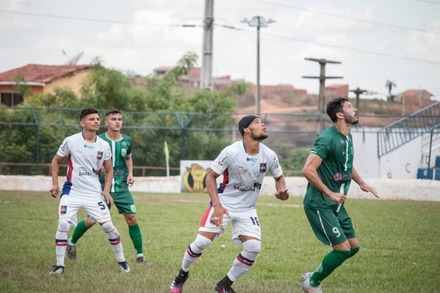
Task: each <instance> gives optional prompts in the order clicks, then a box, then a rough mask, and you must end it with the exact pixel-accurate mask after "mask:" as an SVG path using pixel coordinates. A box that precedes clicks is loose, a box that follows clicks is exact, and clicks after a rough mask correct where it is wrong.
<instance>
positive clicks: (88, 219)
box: [84, 216, 96, 229]
mask: <svg viewBox="0 0 440 293" xmlns="http://www.w3.org/2000/svg"><path fill="white" fill-rule="evenodd" d="M84 222H85V224H86V227H87V229H88V228H91V227H92V226H93V225H95V223H96V220H95V219H93V218H92V217H89V216H87V217H86V218H85V220H84Z"/></svg>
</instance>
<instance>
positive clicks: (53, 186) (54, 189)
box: [50, 184, 60, 198]
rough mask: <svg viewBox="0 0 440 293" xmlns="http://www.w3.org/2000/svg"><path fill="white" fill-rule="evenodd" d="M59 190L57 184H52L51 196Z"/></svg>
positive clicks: (55, 195) (55, 194)
mask: <svg viewBox="0 0 440 293" xmlns="http://www.w3.org/2000/svg"><path fill="white" fill-rule="evenodd" d="M59 192H60V186H59V185H58V184H54V185H52V188H51V189H50V195H52V197H53V198H56V197H57V196H58V193H59Z"/></svg>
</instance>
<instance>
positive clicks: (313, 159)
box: [302, 154, 346, 204]
mask: <svg viewBox="0 0 440 293" xmlns="http://www.w3.org/2000/svg"><path fill="white" fill-rule="evenodd" d="M321 164H322V159H321V157H320V156H318V155H316V154H310V155H309V156H308V157H307V160H306V163H305V164H304V168H303V170H302V173H303V175H304V177H305V178H306V179H307V180H308V181H309V182H310V184H312V185H313V186H315V187H316V188H317V189H318V190H319V191H320V192H321V193H322V194H324V195H325V196H327V197H328V198H329V199H330V200H332V201H334V202H336V203H338V204H341V203H343V202H344V201H345V200H346V196H345V195H344V194H342V193H339V192H333V191H331V190H330V189H329V188H328V187H327V185H325V184H324V182H322V180H321V178H320V177H319V175H318V168H319V167H320V166H321Z"/></svg>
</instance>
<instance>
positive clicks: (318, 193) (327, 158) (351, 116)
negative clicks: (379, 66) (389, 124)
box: [302, 97, 379, 293]
mask: <svg viewBox="0 0 440 293" xmlns="http://www.w3.org/2000/svg"><path fill="white" fill-rule="evenodd" d="M357 112H358V110H357V109H356V108H354V107H353V106H352V105H351V103H350V102H349V100H348V98H346V97H340V98H336V99H334V100H332V101H330V102H329V103H328V104H327V115H328V116H329V117H330V119H331V120H332V122H333V123H334V125H333V126H331V127H329V128H327V129H325V130H324V131H323V132H322V133H321V134H320V135H319V137H318V139H317V140H316V142H315V145H314V146H313V148H312V149H311V151H310V154H309V156H308V158H307V160H306V163H305V165H304V168H303V175H304V177H305V178H306V179H307V180H308V185H307V191H306V195H305V197H304V211H305V214H306V216H307V219H308V220H309V223H310V226H311V227H312V230H313V232H314V233H315V235H316V237H317V238H318V239H319V240H320V241H321V242H322V243H324V244H325V245H330V246H332V248H333V250H332V251H331V252H330V253H329V254H327V255H326V256H325V257H324V258H323V259H322V261H321V263H320V264H319V266H318V267H317V269H316V270H315V271H314V272H313V273H305V274H304V275H303V276H302V281H303V283H302V289H303V290H304V292H311V293H313V292H322V291H321V281H322V280H324V279H325V278H326V277H327V276H329V275H330V274H331V273H332V272H333V271H334V270H335V269H336V268H337V267H339V266H340V265H341V264H342V263H343V262H344V261H345V260H347V259H348V258H350V257H352V256H353V255H354V254H356V253H357V252H358V251H359V242H358V240H357V238H356V234H355V230H354V227H353V224H352V221H351V218H350V216H349V215H348V213H347V211H346V210H345V207H344V202H345V200H346V199H347V193H348V189H349V187H350V183H351V180H354V181H355V182H356V183H357V184H358V185H359V187H360V188H361V189H362V190H363V191H365V192H371V193H372V194H373V195H374V196H376V197H379V196H378V194H377V193H376V191H375V190H374V189H373V188H371V187H370V186H369V185H368V184H367V183H365V181H363V180H362V179H361V177H360V176H359V174H358V173H357V172H356V169H355V168H354V166H353V155H354V154H353V152H354V150H353V139H352V136H351V133H350V131H351V128H352V127H353V125H356V124H357V123H358V122H359V117H358V115H357Z"/></svg>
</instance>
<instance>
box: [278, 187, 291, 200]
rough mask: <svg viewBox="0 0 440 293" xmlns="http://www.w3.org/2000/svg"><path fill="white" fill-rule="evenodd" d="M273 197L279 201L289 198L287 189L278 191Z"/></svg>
mask: <svg viewBox="0 0 440 293" xmlns="http://www.w3.org/2000/svg"><path fill="white" fill-rule="evenodd" d="M275 197H276V198H278V199H279V200H286V199H288V198H289V191H288V190H287V189H286V190H281V191H278V192H277V193H275Z"/></svg>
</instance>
